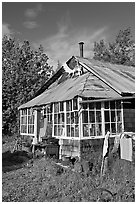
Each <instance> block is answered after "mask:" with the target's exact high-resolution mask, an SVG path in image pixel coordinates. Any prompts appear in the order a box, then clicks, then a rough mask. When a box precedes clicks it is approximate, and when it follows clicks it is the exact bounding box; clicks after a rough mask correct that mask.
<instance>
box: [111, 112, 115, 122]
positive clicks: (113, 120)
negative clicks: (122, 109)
mask: <svg viewBox="0 0 137 204" xmlns="http://www.w3.org/2000/svg"><path fill="white" fill-rule="evenodd" d="M111 122H116V115H115V111H111Z"/></svg>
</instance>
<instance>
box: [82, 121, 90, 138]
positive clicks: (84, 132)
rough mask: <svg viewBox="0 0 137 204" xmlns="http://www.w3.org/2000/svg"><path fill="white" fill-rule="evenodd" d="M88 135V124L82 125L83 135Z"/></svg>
mask: <svg viewBox="0 0 137 204" xmlns="http://www.w3.org/2000/svg"><path fill="white" fill-rule="evenodd" d="M88 136H89V130H88V125H85V124H84V125H83V137H88Z"/></svg>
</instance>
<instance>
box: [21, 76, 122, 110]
mask: <svg viewBox="0 0 137 204" xmlns="http://www.w3.org/2000/svg"><path fill="white" fill-rule="evenodd" d="M75 96H80V97H93V98H112V97H113V98H115V97H119V96H120V95H119V94H118V93H116V92H115V91H114V90H112V89H111V88H110V87H109V86H107V85H106V84H105V83H103V82H102V81H101V80H99V79H98V78H97V77H96V76H94V75H93V74H92V73H89V72H88V73H85V74H83V75H81V76H79V77H75V78H68V79H67V80H66V81H64V82H62V83H61V84H57V83H55V85H54V86H52V87H51V88H50V87H49V89H47V90H46V91H44V92H43V93H42V94H41V95H39V96H37V97H36V98H34V99H32V100H31V101H29V102H27V103H26V104H23V105H22V106H20V107H19V109H21V108H26V107H34V106H40V105H44V104H48V103H51V102H57V101H66V100H70V99H72V98H74V97H75Z"/></svg>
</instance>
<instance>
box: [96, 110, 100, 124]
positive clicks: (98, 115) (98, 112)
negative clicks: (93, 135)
mask: <svg viewBox="0 0 137 204" xmlns="http://www.w3.org/2000/svg"><path fill="white" fill-rule="evenodd" d="M96 122H101V111H96Z"/></svg>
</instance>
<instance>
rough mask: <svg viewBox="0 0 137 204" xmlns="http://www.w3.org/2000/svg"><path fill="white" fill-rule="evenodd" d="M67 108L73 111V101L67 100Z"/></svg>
mask: <svg viewBox="0 0 137 204" xmlns="http://www.w3.org/2000/svg"><path fill="white" fill-rule="evenodd" d="M66 110H67V111H71V110H72V101H67V102H66Z"/></svg>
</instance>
